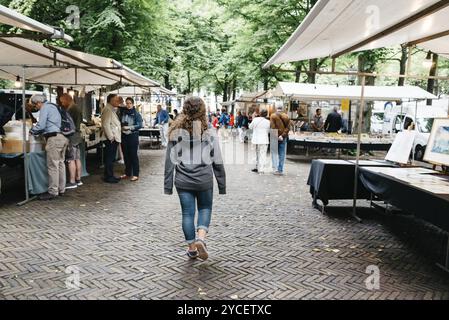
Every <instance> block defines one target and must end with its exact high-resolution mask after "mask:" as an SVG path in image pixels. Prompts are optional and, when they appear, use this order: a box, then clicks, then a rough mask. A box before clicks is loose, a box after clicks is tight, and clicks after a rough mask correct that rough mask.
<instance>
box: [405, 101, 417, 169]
mask: <svg viewBox="0 0 449 320" xmlns="http://www.w3.org/2000/svg"><path fill="white" fill-rule="evenodd" d="M414 121H415V127H414V128H413V130H418V100H416V105H415V119H414ZM407 130H408V128H407ZM415 152H416V150H415V144H414V143H413V147H412V165H413V164H414V163H415V156H416V155H415Z"/></svg>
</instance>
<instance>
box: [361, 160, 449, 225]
mask: <svg viewBox="0 0 449 320" xmlns="http://www.w3.org/2000/svg"><path fill="white" fill-rule="evenodd" d="M360 180H361V182H362V184H363V186H364V187H365V188H366V189H367V190H369V191H370V192H372V193H373V194H375V195H376V196H378V197H379V198H380V199H382V200H384V201H386V202H387V203H390V204H391V205H393V206H395V207H397V208H399V209H401V210H404V211H406V212H408V213H411V214H413V215H414V216H415V217H417V218H420V219H422V220H424V221H427V222H429V223H431V224H433V225H435V226H437V227H440V228H441V229H443V230H445V231H448V232H449V196H448V195H437V194H434V193H431V192H428V191H425V190H421V189H419V188H416V187H414V186H412V185H410V184H408V183H406V182H404V181H400V180H397V179H395V178H393V177H389V176H387V175H384V174H381V173H375V172H371V171H367V170H364V169H363V168H361V169H360Z"/></svg>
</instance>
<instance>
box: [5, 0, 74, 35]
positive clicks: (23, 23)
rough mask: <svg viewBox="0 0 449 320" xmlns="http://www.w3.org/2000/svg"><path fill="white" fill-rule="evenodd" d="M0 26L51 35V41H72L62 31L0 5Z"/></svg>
mask: <svg viewBox="0 0 449 320" xmlns="http://www.w3.org/2000/svg"><path fill="white" fill-rule="evenodd" d="M0 24H6V25H9V26H13V27H17V28H20V29H25V30H29V31H36V32H40V33H44V34H47V35H51V36H52V38H53V39H64V40H65V41H68V42H72V41H73V38H72V37H71V36H69V35H66V34H64V32H63V31H62V30H60V29H57V28H53V27H50V26H48V25H46V24H43V23H41V22H39V21H36V20H33V19H31V18H29V17H27V16H25V15H23V14H20V13H18V12H16V11H14V10H12V9H9V8H7V7H5V6H2V5H0Z"/></svg>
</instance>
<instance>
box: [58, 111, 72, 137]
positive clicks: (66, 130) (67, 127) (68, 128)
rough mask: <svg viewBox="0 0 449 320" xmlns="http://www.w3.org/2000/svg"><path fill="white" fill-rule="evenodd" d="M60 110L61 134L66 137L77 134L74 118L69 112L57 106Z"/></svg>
mask: <svg viewBox="0 0 449 320" xmlns="http://www.w3.org/2000/svg"><path fill="white" fill-rule="evenodd" d="M55 107H56V108H58V110H59V113H60V114H61V133H62V134H63V135H64V136H66V137H70V136H72V135H73V134H74V133H75V132H76V127H75V122H74V121H73V119H72V116H71V115H70V114H69V113H68V112H67V110H65V109H63V108H61V107H59V106H55Z"/></svg>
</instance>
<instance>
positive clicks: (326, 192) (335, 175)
mask: <svg viewBox="0 0 449 320" xmlns="http://www.w3.org/2000/svg"><path fill="white" fill-rule="evenodd" d="M359 165H360V166H362V167H393V166H394V165H393V164H391V163H389V162H385V161H360V162H359ZM354 175H355V161H346V160H314V161H313V162H312V166H311V169H310V174H309V179H308V182H307V185H309V186H310V193H311V195H312V197H313V205H314V207H315V208H317V209H319V210H321V211H323V213H324V210H325V207H327V206H328V205H329V201H330V200H350V199H353V197H354V180H355V176H354ZM357 197H358V199H366V200H369V199H370V197H371V193H370V192H369V191H368V190H367V189H365V188H363V187H361V188H359V190H358V196H357ZM318 200H321V202H322V203H323V207H321V206H320V205H319V204H318Z"/></svg>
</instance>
